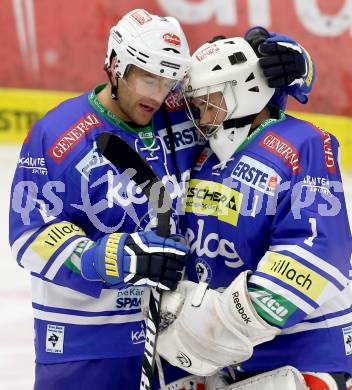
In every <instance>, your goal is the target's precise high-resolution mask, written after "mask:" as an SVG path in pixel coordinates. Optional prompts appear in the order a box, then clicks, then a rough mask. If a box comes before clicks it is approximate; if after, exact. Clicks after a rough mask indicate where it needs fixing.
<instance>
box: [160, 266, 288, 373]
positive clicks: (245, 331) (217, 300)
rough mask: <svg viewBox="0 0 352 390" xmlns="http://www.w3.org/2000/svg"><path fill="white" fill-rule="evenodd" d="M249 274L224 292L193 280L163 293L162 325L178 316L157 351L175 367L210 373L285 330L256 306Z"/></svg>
mask: <svg viewBox="0 0 352 390" xmlns="http://www.w3.org/2000/svg"><path fill="white" fill-rule="evenodd" d="M247 274H248V273H247V272H243V273H242V274H240V275H239V276H238V277H237V278H236V279H235V280H234V281H233V282H232V283H231V285H230V286H229V287H228V288H226V290H225V291H224V292H223V293H220V292H218V291H216V290H211V289H207V284H206V283H199V284H197V283H193V282H189V281H181V282H180V283H179V285H178V287H177V290H176V291H175V292H167V293H164V295H163V299H162V301H161V318H162V323H163V322H164V323H163V324H162V325H163V326H164V328H165V319H170V318H172V317H174V318H175V317H176V319H175V320H174V322H173V323H172V324H171V325H170V326H169V327H167V328H166V330H164V331H163V332H161V333H160V334H159V337H158V343H157V351H158V353H159V354H160V355H161V356H162V357H163V358H165V359H166V360H167V361H168V362H169V363H171V364H172V365H174V366H177V367H179V368H181V369H183V370H186V371H188V372H190V373H192V374H195V375H200V376H208V375H212V374H214V373H215V372H217V370H219V369H220V368H223V367H226V366H228V365H230V364H235V363H240V362H243V361H245V360H247V359H249V358H250V357H251V355H252V353H253V347H254V346H255V345H258V344H260V343H264V342H265V341H269V340H271V339H273V338H274V336H275V335H276V334H278V333H279V332H280V331H279V329H277V328H275V327H273V326H271V325H269V324H267V323H266V322H265V321H264V320H263V319H262V318H261V317H260V316H259V315H258V314H257V312H256V311H255V309H254V307H253V305H252V303H251V300H250V297H249V294H248V291H247Z"/></svg>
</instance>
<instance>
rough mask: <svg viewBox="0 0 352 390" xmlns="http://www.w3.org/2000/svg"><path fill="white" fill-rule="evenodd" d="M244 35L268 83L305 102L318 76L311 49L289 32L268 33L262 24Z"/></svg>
mask: <svg viewBox="0 0 352 390" xmlns="http://www.w3.org/2000/svg"><path fill="white" fill-rule="evenodd" d="M245 39H246V40H247V42H249V43H250V45H251V46H252V47H253V49H254V50H255V52H256V54H257V55H258V57H260V59H259V63H260V66H261V68H262V70H263V73H264V76H265V77H266V78H267V82H268V85H269V87H271V88H284V91H285V92H286V93H287V94H289V95H292V96H293V97H295V98H296V99H297V100H298V101H299V102H301V103H306V102H307V100H308V98H307V95H308V94H309V93H310V91H311V89H312V85H313V82H314V77H315V67H314V63H313V61H312V59H311V57H310V55H309V53H308V52H307V51H306V50H305V49H304V48H302V47H301V46H300V45H299V44H298V43H297V42H296V41H295V40H293V39H292V38H291V37H289V36H287V35H280V34H276V33H269V32H268V31H267V30H266V29H265V28H263V27H254V28H252V29H250V30H248V31H247V33H246V34H245Z"/></svg>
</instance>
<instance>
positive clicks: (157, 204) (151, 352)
mask: <svg viewBox="0 0 352 390" xmlns="http://www.w3.org/2000/svg"><path fill="white" fill-rule="evenodd" d="M96 143H97V146H98V149H99V150H100V152H101V153H102V155H103V156H104V157H105V158H106V159H108V160H109V161H110V162H111V163H112V164H113V165H114V166H115V167H116V168H119V170H120V171H121V170H123V171H126V170H127V169H130V168H133V169H134V170H135V171H136V172H135V174H134V175H133V180H134V182H135V183H136V184H137V185H138V186H141V188H143V192H144V194H145V195H146V196H147V198H148V199H149V201H150V202H151V204H152V206H153V209H154V210H156V211H157V226H156V232H157V234H158V235H159V236H161V237H167V236H168V235H169V234H170V217H171V205H172V200H171V197H170V195H169V194H168V192H167V191H166V189H165V186H164V185H163V184H162V182H161V180H160V179H159V178H158V177H157V176H156V174H155V173H154V172H153V170H152V169H151V168H150V166H149V165H148V163H147V162H146V161H145V160H143V159H142V157H141V156H140V155H139V154H138V153H137V152H136V151H135V150H134V149H132V148H131V147H130V146H129V145H128V144H127V143H126V142H125V141H123V140H122V139H121V138H120V137H118V136H117V135H115V134H112V133H103V134H100V135H99V136H98V137H97V139H96ZM146 182H148V184H147V185H146V184H145V183H146ZM153 186H154V188H155V187H156V186H157V187H159V194H158V196H156V193H152V189H153ZM161 208H163V209H164V210H165V211H160V209H161ZM160 304H161V290H160V289H159V288H155V287H153V288H151V294H150V299H149V308H148V316H147V323H146V335H145V345H144V354H143V363H142V375H141V382H140V389H141V390H150V389H151V384H152V378H153V372H154V365H155V353H156V342H157V336H158V334H157V329H158V326H159V321H160Z"/></svg>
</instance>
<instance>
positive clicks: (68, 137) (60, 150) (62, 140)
mask: <svg viewBox="0 0 352 390" xmlns="http://www.w3.org/2000/svg"><path fill="white" fill-rule="evenodd" d="M101 125H102V122H100V120H99V119H98V117H97V116H96V115H95V114H93V113H89V114H87V115H85V116H84V117H82V118H80V119H79V120H78V122H76V123H75V124H74V125H73V126H72V127H70V128H69V129H68V130H66V131H65V132H64V134H62V135H60V137H59V138H58V139H57V140H56V141H55V143H54V145H53V146H52V147H51V148H50V149H49V155H50V156H51V158H52V159H53V160H54V161H55V162H56V163H57V164H60V163H61V162H62V160H63V159H64V158H65V157H66V156H67V154H68V153H70V151H71V150H72V149H73V148H75V147H76V146H77V144H78V143H79V142H80V141H81V140H82V138H83V137H85V136H86V135H87V134H88V133H89V132H90V131H91V130H92V129H93V128H94V127H97V126H101Z"/></svg>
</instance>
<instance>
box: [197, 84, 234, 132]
mask: <svg viewBox="0 0 352 390" xmlns="http://www.w3.org/2000/svg"><path fill="white" fill-rule="evenodd" d="M192 104H193V105H194V106H195V107H196V108H197V109H198V112H199V120H198V125H199V130H200V131H201V132H202V133H203V134H204V135H206V133H208V132H209V130H210V129H212V128H216V127H218V126H219V125H221V124H222V122H223V121H224V120H225V118H226V116H227V107H226V103H225V99H224V97H223V94H222V92H214V93H211V94H209V95H204V96H198V97H196V98H193V99H192Z"/></svg>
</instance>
